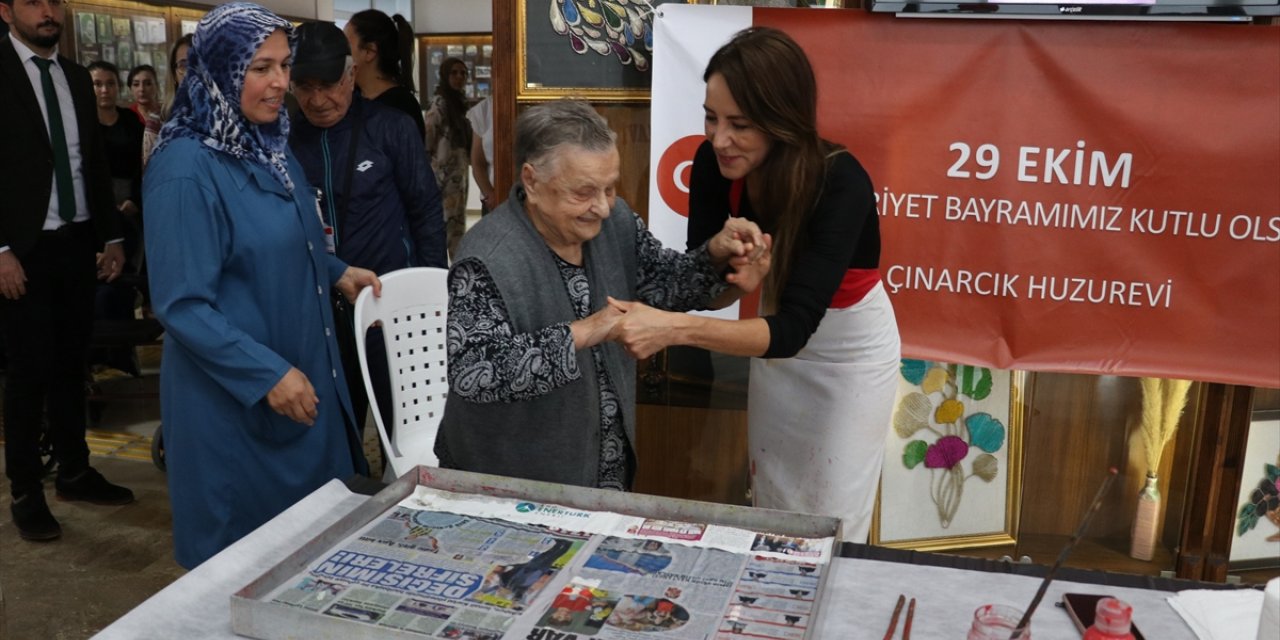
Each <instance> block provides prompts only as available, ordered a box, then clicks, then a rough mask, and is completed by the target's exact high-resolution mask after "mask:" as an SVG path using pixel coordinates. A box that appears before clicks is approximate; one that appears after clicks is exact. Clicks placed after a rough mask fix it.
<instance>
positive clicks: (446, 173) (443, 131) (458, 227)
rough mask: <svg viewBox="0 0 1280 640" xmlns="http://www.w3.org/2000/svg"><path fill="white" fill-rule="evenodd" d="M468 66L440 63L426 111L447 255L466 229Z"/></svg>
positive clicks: (451, 60)
mask: <svg viewBox="0 0 1280 640" xmlns="http://www.w3.org/2000/svg"><path fill="white" fill-rule="evenodd" d="M466 84H467V65H466V63H465V62H463V61H461V60H459V59H457V58H445V59H444V62H441V63H440V81H439V82H437V83H436V95H435V97H434V98H432V99H431V109H430V110H428V111H427V119H426V122H427V153H428V154H430V156H431V170H432V171H434V172H435V174H436V181H437V182H439V184H440V195H441V196H442V197H443V198H444V227H445V235H446V236H447V237H448V241H449V255H450V256H452V255H453V253H454V250H455V249H456V248H457V247H458V241H459V240H461V239H462V234H463V233H466V231H467V184H468V182H469V181H468V179H467V176H468V173H467V172H468V170H469V169H470V163H471V123H470V122H468V120H467V98H466V95H465V94H463V93H462V88H463V87H464V86H466Z"/></svg>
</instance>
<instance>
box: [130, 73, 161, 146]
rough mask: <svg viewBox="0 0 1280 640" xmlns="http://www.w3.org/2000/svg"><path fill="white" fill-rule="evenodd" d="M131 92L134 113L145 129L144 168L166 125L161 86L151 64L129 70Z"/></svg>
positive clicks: (143, 141)
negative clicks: (161, 128)
mask: <svg viewBox="0 0 1280 640" xmlns="http://www.w3.org/2000/svg"><path fill="white" fill-rule="evenodd" d="M129 91H130V92H131V93H132V94H133V107H132V109H133V113H134V114H135V115H137V116H138V121H139V122H141V123H142V126H143V128H144V131H143V134H142V166H143V167H145V166H146V165H147V160H149V159H150V158H151V150H152V149H154V148H155V146H156V139H157V138H158V137H159V136H160V127H161V126H163V125H164V116H163V112H164V105H163V104H161V103H160V85H159V84H158V83H157V82H156V70H155V68H154V67H152V66H151V65H149V64H140V65H138V66H136V67H134V68H132V69H130V70H129Z"/></svg>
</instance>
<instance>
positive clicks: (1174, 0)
mask: <svg viewBox="0 0 1280 640" xmlns="http://www.w3.org/2000/svg"><path fill="white" fill-rule="evenodd" d="M866 6H867V9H868V10H870V11H874V12H878V13H895V14H897V15H899V16H902V17H919V18H928V17H950V18H1016V19H1036V18H1052V19H1055V20H1060V19H1067V20H1073V19H1074V20H1201V21H1215V22H1248V21H1251V20H1253V19H1254V18H1260V17H1267V16H1280V0H1077V1H1076V2H1071V1H1069V0H977V1H975V2H947V1H937V2H935V1H933V0H924V1H923V2H910V1H908V0H867V5H866Z"/></svg>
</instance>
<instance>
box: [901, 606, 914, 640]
mask: <svg viewBox="0 0 1280 640" xmlns="http://www.w3.org/2000/svg"><path fill="white" fill-rule="evenodd" d="M915 617H916V599H915V598H912V599H911V604H909V605H907V621H906V622H904V623H902V640H911V621H912V620H913V619H915Z"/></svg>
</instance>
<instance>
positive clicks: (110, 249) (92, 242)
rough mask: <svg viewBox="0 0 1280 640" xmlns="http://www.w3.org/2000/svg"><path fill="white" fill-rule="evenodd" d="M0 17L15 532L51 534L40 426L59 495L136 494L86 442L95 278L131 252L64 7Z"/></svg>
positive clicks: (29, 536) (3, 287)
mask: <svg viewBox="0 0 1280 640" xmlns="http://www.w3.org/2000/svg"><path fill="white" fill-rule="evenodd" d="M0 19H2V20H3V21H4V22H5V24H7V25H9V28H10V31H9V33H8V34H7V35H5V36H2V37H0V87H3V89H0V122H4V123H5V132H4V135H2V136H0V194H3V198H4V208H3V212H4V214H3V215H0V335H2V336H3V339H4V350H5V352H6V354H7V355H8V358H9V363H8V368H7V370H6V371H5V388H4V471H5V475H6V476H7V477H8V479H9V492H10V494H11V495H12V496H13V501H12V503H11V504H10V505H9V512H10V513H11V514H12V516H13V523H14V526H15V528H16V529H17V530H18V535H19V536H21V537H22V538H23V539H24V540H33V541H46V540H54V539H56V538H58V537H60V536H61V535H62V526H61V525H59V524H58V521H57V520H55V519H54V517H53V513H52V512H50V511H49V504H48V502H47V501H46V500H45V496H44V482H43V478H44V475H45V469H44V465H43V464H42V462H41V460H40V445H39V442H40V437H41V434H42V432H44V433H47V435H48V439H49V441H50V442H51V443H52V445H53V457H54V459H55V460H56V461H57V463H58V472H57V477H56V479H55V480H54V487H55V489H56V491H57V495H58V498H60V499H62V500H77V501H83V502H90V503H93V504H108V505H122V504H128V503H130V502H133V500H134V497H133V492H132V491H130V490H128V489H126V488H124V487H121V486H118V485H114V484H111V483H110V482H108V481H107V480H106V478H103V477H102V474H100V473H98V471H97V470H95V469H94V468H93V467H92V466H90V465H89V447H88V445H87V444H86V443H85V384H84V374H85V359H86V355H87V353H88V350H89V336H90V334H91V332H92V330H93V294H94V286H95V285H96V281H97V279H104V280H108V281H110V280H114V279H115V278H117V277H118V276H119V275H120V271H121V269H123V268H124V251H123V247H122V246H121V244H120V243H121V240H122V238H121V233H120V213H119V212H118V211H117V210H116V206H115V201H114V199H113V198H112V194H111V171H110V168H109V167H108V165H107V151H106V143H105V142H104V140H103V137H102V130H101V129H100V128H99V126H98V119H97V117H96V115H95V114H96V112H97V109H96V107H95V103H96V101H95V100H94V95H93V83H92V80H90V76H89V72H88V71H86V70H85V68H84V67H82V66H80V65H78V64H76V63H75V62H72V61H71V60H69V59H67V58H65V57H63V56H61V55H59V54H58V39H59V38H60V37H61V35H62V25H63V24H64V22H65V20H66V5H65V4H64V3H61V2H26V1H20V2H14V1H13V0H0ZM98 252H101V253H98ZM95 260H96V265H95ZM95 271H96V273H95ZM46 423H47V424H46Z"/></svg>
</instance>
